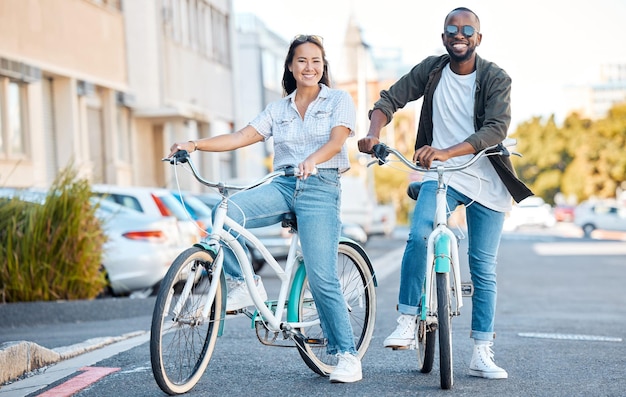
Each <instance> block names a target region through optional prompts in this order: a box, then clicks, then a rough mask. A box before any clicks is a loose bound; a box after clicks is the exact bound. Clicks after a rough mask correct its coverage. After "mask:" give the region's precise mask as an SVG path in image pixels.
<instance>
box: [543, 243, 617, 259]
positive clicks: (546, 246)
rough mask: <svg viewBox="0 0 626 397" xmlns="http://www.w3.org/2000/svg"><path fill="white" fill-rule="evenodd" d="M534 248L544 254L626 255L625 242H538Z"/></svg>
mask: <svg viewBox="0 0 626 397" xmlns="http://www.w3.org/2000/svg"><path fill="white" fill-rule="evenodd" d="M533 250H534V251H535V252H536V253H537V254H538V255H543V256H556V255H558V256H581V255H590V256H597V255H626V244H624V243H623V242H602V243H595V242H581V241H577V242H572V243H537V244H534V245H533Z"/></svg>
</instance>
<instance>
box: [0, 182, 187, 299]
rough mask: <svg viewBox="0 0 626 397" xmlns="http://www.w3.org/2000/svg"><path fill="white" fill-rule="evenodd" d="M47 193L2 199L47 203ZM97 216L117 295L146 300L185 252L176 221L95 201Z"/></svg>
mask: <svg viewBox="0 0 626 397" xmlns="http://www.w3.org/2000/svg"><path fill="white" fill-rule="evenodd" d="M47 194H48V192H47V191H44V190H37V189H28V190H26V189H6V188H5V189H1V190H0V197H7V198H12V197H18V198H19V199H21V200H25V201H29V202H33V203H43V202H44V200H45V199H46V195H47ZM92 204H93V205H95V206H97V207H96V212H95V215H96V217H97V218H98V219H99V220H100V221H101V222H102V228H103V231H104V233H105V234H106V236H107V241H106V243H105V244H104V247H103V257H102V267H103V268H104V271H105V273H106V278H107V280H108V281H109V286H108V288H109V291H108V292H109V293H111V294H113V295H128V294H132V293H135V294H140V295H141V296H146V295H148V294H150V293H152V292H153V291H154V289H155V288H157V287H158V284H159V283H160V282H161V280H162V279H163V277H164V276H165V273H167V270H168V269H169V267H170V265H171V264H172V262H173V261H174V259H176V256H178V254H179V253H180V252H181V247H180V236H179V231H178V226H177V221H176V219H175V218H174V217H163V216H151V215H146V214H143V213H141V212H138V211H135V210H133V209H130V208H128V207H124V206H121V205H119V204H116V203H113V202H111V201H109V200H101V199H99V198H92Z"/></svg>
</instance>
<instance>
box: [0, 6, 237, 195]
mask: <svg viewBox="0 0 626 397" xmlns="http://www.w3.org/2000/svg"><path fill="white" fill-rule="evenodd" d="M1 7H2V12H1V13H0V186H15V187H28V186H40V187H45V186H48V185H49V184H50V183H51V182H52V181H53V180H54V177H55V175H56V174H57V172H58V171H59V170H60V169H62V168H64V167H65V166H67V165H70V164H71V165H73V166H74V167H76V168H77V169H78V170H79V175H81V176H84V177H87V178H89V179H90V180H91V181H92V182H94V183H109V184H119V185H146V186H172V185H173V184H174V183H175V182H174V181H173V178H172V170H171V167H169V165H166V164H164V163H162V162H161V158H162V157H164V156H165V155H166V154H167V153H168V152H169V146H170V145H171V143H172V142H174V141H177V140H188V139H196V138H200V137H207V136H214V135H218V134H225V133H230V132H232V131H233V128H234V124H235V118H236V116H235V112H236V108H235V105H234V104H235V92H234V87H233V86H234V81H235V78H234V75H235V60H234V59H235V58H234V54H233V45H234V41H233V36H234V28H233V24H232V16H231V14H232V12H231V9H232V6H231V1H230V0H132V1H124V2H121V0H31V1H28V2H24V1H22V0H3V2H2V6H1ZM198 163H199V165H200V166H201V168H202V171H203V173H205V175H206V176H207V177H209V178H230V177H232V176H233V175H234V174H235V173H236V167H234V166H233V165H232V164H233V161H232V155H231V154H230V153H224V154H208V155H206V156H202V158H198ZM183 183H184V184H186V185H187V186H185V187H193V188H196V185H197V184H193V181H190V180H189V181H183Z"/></svg>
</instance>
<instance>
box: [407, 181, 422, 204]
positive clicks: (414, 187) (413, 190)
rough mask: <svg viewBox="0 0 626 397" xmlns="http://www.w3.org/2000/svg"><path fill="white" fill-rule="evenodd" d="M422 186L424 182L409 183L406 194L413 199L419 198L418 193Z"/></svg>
mask: <svg viewBox="0 0 626 397" xmlns="http://www.w3.org/2000/svg"><path fill="white" fill-rule="evenodd" d="M421 187H422V182H411V183H409V187H408V188H407V189H406V194H408V195H409V197H410V198H412V199H413V200H417V195H418V194H419V192H420V188H421Z"/></svg>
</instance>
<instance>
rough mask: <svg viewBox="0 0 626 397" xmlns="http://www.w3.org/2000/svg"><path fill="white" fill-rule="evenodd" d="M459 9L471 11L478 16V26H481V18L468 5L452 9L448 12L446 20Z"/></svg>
mask: <svg viewBox="0 0 626 397" xmlns="http://www.w3.org/2000/svg"><path fill="white" fill-rule="evenodd" d="M457 11H465V12H469V13H471V14H473V15H474V16H475V17H476V22H478V26H479V27H480V18H478V15H476V13H475V12H474V11H472V10H470V9H469V8H467V7H457V8H455V9H454V10H452V11H450V12H449V13H448V15H446V19H445V20H444V21H447V20H448V18H449V17H450V15H452V14H453V13H455V12H457Z"/></svg>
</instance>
